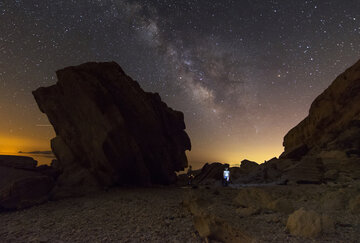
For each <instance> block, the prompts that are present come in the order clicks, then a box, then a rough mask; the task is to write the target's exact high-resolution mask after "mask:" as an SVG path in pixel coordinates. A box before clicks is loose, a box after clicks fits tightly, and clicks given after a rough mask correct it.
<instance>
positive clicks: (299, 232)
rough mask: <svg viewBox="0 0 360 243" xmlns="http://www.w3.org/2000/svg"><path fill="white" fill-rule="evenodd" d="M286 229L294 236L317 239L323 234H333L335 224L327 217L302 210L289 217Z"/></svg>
mask: <svg viewBox="0 0 360 243" xmlns="http://www.w3.org/2000/svg"><path fill="white" fill-rule="evenodd" d="M286 228H287V229H288V230H289V232H290V234H292V235H296V236H302V237H306V238H315V237H317V236H319V235H320V234H322V233H330V232H333V231H334V228H335V224H334V221H333V220H332V219H331V218H329V217H328V216H327V215H320V214H318V213H316V212H315V211H312V210H310V211H307V210H305V209H304V208H300V209H299V210H296V211H295V212H294V213H293V214H291V215H290V216H289V218H288V221H287V224H286Z"/></svg>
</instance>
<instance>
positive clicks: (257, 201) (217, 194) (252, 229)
mask: <svg viewBox="0 0 360 243" xmlns="http://www.w3.org/2000/svg"><path fill="white" fill-rule="evenodd" d="M359 185H360V184H353V186H352V187H347V188H343V187H342V186H330V185H292V186H279V185H275V186H262V187H260V186H258V187H245V188H238V189H233V188H228V187H227V188H224V187H222V188H218V187H208V186H207V187H199V188H197V189H191V190H189V193H188V195H187V198H185V199H184V206H185V208H187V209H188V210H189V211H190V212H191V213H192V214H193V222H194V227H195V228H196V230H197V231H198V232H199V235H200V236H201V237H203V238H205V240H206V241H210V242H211V241H212V240H215V241H220V242H225V243H226V242H229V243H230V242H270V241H271V242H314V240H315V241H316V242H338V241H344V242H356V241H357V240H358V236H359V234H360V227H359V226H360V217H359V215H358V213H355V211H354V210H353V206H352V205H353V204H354V203H355V202H356V201H357V200H358V198H359V195H360V187H359ZM329 194H331V195H333V194H334V195H338V196H335V197H334V196H329ZM340 195H341V196H342V197H341V196H340ZM326 204H327V206H324V205H326ZM355 204H356V203H355ZM330 205H331V206H330ZM358 205H359V204H358ZM335 206H336V207H335ZM335 208H336V209H335Z"/></svg>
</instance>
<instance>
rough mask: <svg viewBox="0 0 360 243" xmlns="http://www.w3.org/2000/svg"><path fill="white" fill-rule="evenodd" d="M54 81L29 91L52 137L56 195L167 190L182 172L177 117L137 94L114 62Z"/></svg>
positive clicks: (150, 96) (68, 71)
mask: <svg viewBox="0 0 360 243" xmlns="http://www.w3.org/2000/svg"><path fill="white" fill-rule="evenodd" d="M57 77H58V82H57V83H56V85H53V86H50V87H46V88H39V89H37V90H36V91H34V92H33V95H34V97H35V99H36V102H37V104H38V105H39V108H40V110H41V111H42V112H44V113H45V114H46V115H47V116H48V118H49V121H50V123H51V124H52V125H53V127H54V129H55V132H56V137H55V138H54V139H52V140H51V147H52V150H53V152H54V154H55V156H56V158H57V163H55V164H56V167H57V169H59V170H60V171H61V172H62V173H61V175H60V176H59V179H58V182H57V187H56V190H55V191H61V188H62V189H64V190H66V189H69V190H73V189H74V188H92V187H94V188H96V187H99V186H101V187H103V186H112V185H119V184H137V185H149V184H152V183H156V184H169V183H173V182H174V181H175V180H176V174H175V171H180V170H183V169H184V167H186V166H187V159H186V155H185V150H190V149H191V145H190V139H189V137H188V135H187V134H186V133H185V131H184V129H185V124H184V116H183V113H181V112H178V111H175V110H172V109H171V108H169V107H168V106H167V105H166V104H165V103H164V102H162V101H161V99H160V96H159V95H158V94H157V93H148V92H144V91H143V90H142V89H141V88H140V86H139V84H138V83H137V82H136V81H134V80H132V79H131V78H130V77H129V76H127V75H126V74H125V73H124V71H123V70H122V69H121V67H120V66H119V65H118V64H116V63H114V62H108V63H85V64H82V65H79V66H76V67H68V68H65V69H62V70H59V71H57ZM79 190H80V191H84V190H83V189H79Z"/></svg>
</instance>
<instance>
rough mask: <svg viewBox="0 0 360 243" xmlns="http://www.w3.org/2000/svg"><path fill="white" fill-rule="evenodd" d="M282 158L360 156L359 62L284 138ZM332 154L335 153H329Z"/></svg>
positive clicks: (317, 101)
mask: <svg viewBox="0 0 360 243" xmlns="http://www.w3.org/2000/svg"><path fill="white" fill-rule="evenodd" d="M284 147H285V151H284V153H283V154H282V156H281V157H282V158H299V157H302V156H303V155H308V154H315V153H319V152H320V153H322V156H326V155H328V156H332V157H333V156H335V155H336V156H337V157H350V156H352V155H357V156H359V155H360V61H358V62H357V63H356V64H354V65H353V66H352V67H350V68H349V69H347V70H346V71H345V72H344V73H342V74H341V75H339V76H338V77H337V78H336V79H335V81H334V82H333V83H332V84H331V85H330V86H329V87H328V88H327V89H326V90H325V91H324V92H323V93H322V94H321V95H319V96H318V97H317V98H316V99H315V101H314V102H313V103H312V105H311V107H310V111H309V115H308V116H307V117H306V118H305V119H304V120H303V121H301V122H300V123H299V124H298V125H297V126H295V127H294V128H293V129H291V130H290V131H289V132H288V133H287V134H286V136H285V138H284ZM330 153H332V154H330Z"/></svg>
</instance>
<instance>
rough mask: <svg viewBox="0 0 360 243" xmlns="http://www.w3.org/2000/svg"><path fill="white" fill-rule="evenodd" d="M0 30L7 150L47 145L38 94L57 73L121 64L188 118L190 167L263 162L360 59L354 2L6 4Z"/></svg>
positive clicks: (0, 148) (0, 9) (1, 130)
mask: <svg viewBox="0 0 360 243" xmlns="http://www.w3.org/2000/svg"><path fill="white" fill-rule="evenodd" d="M0 23H1V24H0V114H1V117H0V152H6V150H9V149H10V147H11V146H12V148H13V149H19V150H20V149H22V150H27V149H29V150H31V149H41V150H43V149H44V150H46V149H48V148H49V139H50V138H52V137H53V136H54V132H53V130H52V128H51V127H49V126H48V124H49V123H48V121H47V119H46V117H45V116H44V115H43V114H41V112H40V111H39V110H38V108H37V106H36V104H35V102H34V100H33V97H32V95H31V91H32V90H35V89H36V88H38V87H40V86H49V85H52V84H54V83H55V82H56V77H55V76H54V75H55V70H58V69H60V68H63V67H66V66H70V65H77V64H80V63H83V62H88V61H112V60H114V61H116V62H118V63H119V64H120V65H121V66H122V67H123V69H124V70H125V71H126V72H127V73H128V74H129V75H130V76H131V77H133V78H134V79H136V80H137V81H138V82H139V83H140V85H141V86H142V87H143V89H145V90H146V91H151V92H158V93H159V94H160V96H161V97H162V99H163V100H164V101H165V102H166V103H168V104H169V106H171V107H173V108H175V109H177V110H181V111H183V112H184V114H185V120H186V125H187V132H188V133H189V135H190V137H191V140H192V144H193V151H192V152H191V153H190V154H189V158H190V161H191V162H193V163H196V162H206V161H214V160H220V161H224V162H231V163H239V161H240V160H242V159H244V158H249V159H253V160H257V161H258V162H263V160H265V159H269V158H270V157H273V156H278V155H279V154H280V153H281V151H282V144H281V143H282V138H283V136H284V135H285V134H286V132H287V131H288V130H289V129H290V128H291V127H293V126H294V125H296V124H297V123H298V122H299V121H301V120H302V119H303V118H304V117H305V116H306V115H307V112H308V109H309V107H310V104H311V102H312V101H313V100H314V98H315V97H316V96H317V95H319V94H320V93H321V92H322V91H323V90H324V89H325V88H326V87H327V86H328V85H329V84H330V83H331V82H332V80H333V79H334V78H335V77H336V76H337V75H338V74H340V73H341V72H343V71H344V70H345V69H346V68H347V67H349V66H350V65H351V64H353V63H354V62H355V61H357V60H358V59H359V57H360V55H359V54H360V2H359V1H350V0H348V1H341V0H334V1H295V0H294V1H289V0H283V1H260V0H259V1H227V0H224V1H218V0H217V1H214V0H206V1H205V0H203V1H120V0H104V1H101V0H96V1H95V0H88V1H85V0H84V1H75V0H73V1H54V0H50V1H34V0H26V1H25V0H24V1H20V0H17V1H0ZM10 141H13V142H10ZM9 144H11V146H10V145H9Z"/></svg>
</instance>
